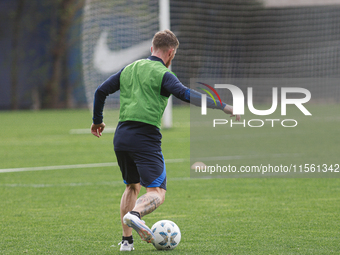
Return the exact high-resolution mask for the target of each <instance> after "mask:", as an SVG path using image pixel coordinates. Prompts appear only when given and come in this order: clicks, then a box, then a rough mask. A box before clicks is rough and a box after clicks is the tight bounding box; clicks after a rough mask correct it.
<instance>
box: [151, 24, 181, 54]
mask: <svg viewBox="0 0 340 255" xmlns="http://www.w3.org/2000/svg"><path fill="white" fill-rule="evenodd" d="M152 46H153V48H154V49H155V50H163V51H164V50H168V49H171V48H174V49H177V48H178V46H179V41H178V39H177V37H176V35H175V34H174V33H173V32H171V31H170V30H169V29H165V30H163V31H159V32H157V33H156V34H155V36H154V37H153V39H152Z"/></svg>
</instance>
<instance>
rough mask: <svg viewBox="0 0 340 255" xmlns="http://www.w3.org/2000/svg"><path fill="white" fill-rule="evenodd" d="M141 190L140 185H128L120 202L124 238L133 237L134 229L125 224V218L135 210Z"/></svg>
mask: <svg viewBox="0 0 340 255" xmlns="http://www.w3.org/2000/svg"><path fill="white" fill-rule="evenodd" d="M140 188H141V185H140V184H139V183H136V184H128V185H126V188H125V191H124V193H123V195H122V199H121V202H120V219H121V222H122V227H123V236H131V235H132V228H130V227H128V226H127V225H125V224H124V222H123V217H124V215H125V214H127V213H128V212H130V211H131V210H132V209H133V208H134V206H135V204H136V200H137V197H138V194H139V191H140Z"/></svg>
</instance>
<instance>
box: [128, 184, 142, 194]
mask: <svg viewBox="0 0 340 255" xmlns="http://www.w3.org/2000/svg"><path fill="white" fill-rule="evenodd" d="M126 189H127V191H128V192H133V193H135V194H137V195H138V194H139V191H140V189H141V185H140V184H139V183H133V184H127V185H126Z"/></svg>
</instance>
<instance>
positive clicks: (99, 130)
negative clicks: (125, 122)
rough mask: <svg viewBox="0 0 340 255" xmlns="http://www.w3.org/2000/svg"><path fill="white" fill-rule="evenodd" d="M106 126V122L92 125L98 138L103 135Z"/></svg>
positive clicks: (92, 130) (92, 131)
mask: <svg viewBox="0 0 340 255" xmlns="http://www.w3.org/2000/svg"><path fill="white" fill-rule="evenodd" d="M104 128H105V123H104V122H102V123H100V124H93V123H92V125H91V133H92V134H93V135H94V136H97V137H98V138H99V137H101V136H102V132H103V130H104Z"/></svg>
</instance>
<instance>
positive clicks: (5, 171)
mask: <svg viewBox="0 0 340 255" xmlns="http://www.w3.org/2000/svg"><path fill="white" fill-rule="evenodd" d="M299 155H300V154H297V153H295V154H286V153H282V154H270V155H263V157H287V156H294V157H296V156H299ZM258 157H261V155H250V156H240V155H235V156H222V157H206V158H192V159H191V160H192V161H214V160H235V159H244V158H258ZM186 161H190V159H185V158H177V159H166V160H165V163H181V162H186ZM111 166H118V163H117V162H109V163H93V164H77V165H60V166H38V167H23V168H5V169H0V173H13V172H27V171H47V170H63V169H77V168H96V167H111Z"/></svg>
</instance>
